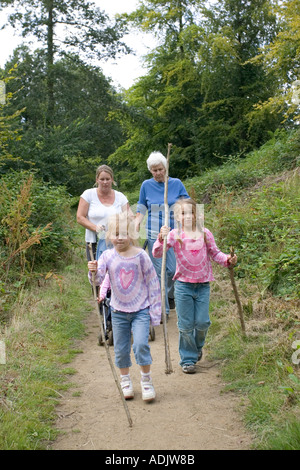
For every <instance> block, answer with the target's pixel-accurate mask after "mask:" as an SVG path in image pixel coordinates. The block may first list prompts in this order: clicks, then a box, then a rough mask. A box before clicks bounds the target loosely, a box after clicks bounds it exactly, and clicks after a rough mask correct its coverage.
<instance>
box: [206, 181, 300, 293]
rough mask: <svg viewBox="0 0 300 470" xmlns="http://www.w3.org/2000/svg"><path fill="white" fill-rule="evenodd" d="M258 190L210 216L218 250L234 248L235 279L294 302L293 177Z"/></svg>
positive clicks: (298, 196)
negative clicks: (259, 285) (237, 258)
mask: <svg viewBox="0 0 300 470" xmlns="http://www.w3.org/2000/svg"><path fill="white" fill-rule="evenodd" d="M282 178H283V181H280V182H278V181H276V182H273V184H270V185H269V186H268V185H267V186H262V187H261V188H260V189H257V191H256V192H254V193H253V194H249V196H248V197H247V198H243V203H241V201H240V200H239V201H237V200H235V203H234V204H232V205H231V206H228V207H226V210H224V205H223V204H218V205H217V207H216V210H215V211H214V217H215V218H216V219H217V222H216V224H217V226H218V228H217V230H218V237H219V238H221V239H222V242H221V246H227V247H228V246H230V245H234V246H235V248H236V251H238V252H239V254H240V259H241V260H242V262H241V264H240V265H239V267H238V269H237V273H238V275H239V276H240V277H245V276H246V277H248V278H250V279H251V278H252V279H254V280H256V281H257V282H259V283H262V286H263V287H264V288H265V289H269V290H270V291H272V293H273V294H275V295H279V296H291V298H296V297H300V291H299V281H300V273H299V260H300V256H299V252H300V246H299V238H300V237H299V222H300V220H299V204H300V191H299V187H300V186H299V173H298V172H292V173H285V174H283V175H282Z"/></svg>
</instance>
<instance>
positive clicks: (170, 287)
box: [136, 152, 189, 315]
mask: <svg viewBox="0 0 300 470" xmlns="http://www.w3.org/2000/svg"><path fill="white" fill-rule="evenodd" d="M147 167H148V170H149V171H150V173H151V174H152V178H151V179H148V180H145V181H144V182H143V183H142V186H141V189H140V196H139V201H138V207H137V216H136V221H137V229H138V230H139V227H140V223H141V221H142V220H143V218H144V216H145V215H146V213H147V211H148V218H147V224H146V231H147V241H148V251H149V256H150V258H151V260H152V263H153V265H154V268H155V271H156V273H157V275H158V278H159V281H160V280H161V264H162V259H161V258H154V257H153V255H152V247H153V245H154V242H155V241H156V239H157V236H158V234H159V232H160V229H161V227H162V225H167V224H168V225H169V227H170V228H171V229H173V228H174V211H173V207H174V204H175V202H176V201H177V200H178V199H180V198H184V197H186V198H189V195H188V193H187V191H186V189H185V187H184V185H183V184H182V182H181V181H180V180H179V179H178V178H171V177H169V178H168V205H169V221H168V222H166V223H165V221H164V212H165V210H164V192H165V179H166V167H167V159H166V157H164V155H163V154H162V153H160V152H152V153H151V154H150V155H149V157H148V159H147ZM175 269H176V259H175V254H174V251H173V249H170V250H168V252H167V259H166V287H167V289H166V314H167V315H168V314H169V312H170V300H171V301H172V303H173V302H174V300H173V299H174V293H173V292H174V283H173V276H174V274H175ZM171 306H172V307H173V305H172V304H171Z"/></svg>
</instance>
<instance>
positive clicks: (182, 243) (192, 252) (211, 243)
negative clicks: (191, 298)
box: [152, 228, 228, 283]
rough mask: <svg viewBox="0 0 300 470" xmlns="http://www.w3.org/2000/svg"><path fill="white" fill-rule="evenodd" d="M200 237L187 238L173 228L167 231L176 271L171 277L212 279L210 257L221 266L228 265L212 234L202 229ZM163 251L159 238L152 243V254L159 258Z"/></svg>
mask: <svg viewBox="0 0 300 470" xmlns="http://www.w3.org/2000/svg"><path fill="white" fill-rule="evenodd" d="M204 231H205V234H206V241H204V236H203V237H202V238H198V239H193V238H188V237H187V236H186V234H185V233H184V232H183V231H182V232H181V233H180V235H179V233H178V230H177V229H174V230H171V232H169V233H168V237H167V249H169V248H171V247H172V248H173V249H174V252H175V256H176V271H175V275H174V277H173V279H178V280H179V281H182V282H192V283H197V282H199V283H200V282H209V281H214V276H213V271H212V265H211V261H210V260H211V259H213V260H214V261H215V262H216V263H218V264H220V265H221V266H224V267H228V262H227V255H226V254H225V253H222V252H221V251H220V250H219V248H218V247H217V245H216V242H215V239H214V236H213V234H212V233H211V232H210V231H209V230H208V229H206V228H205V229H204ZM162 252H163V241H160V240H159V239H157V240H156V242H155V243H154V245H153V250H152V254H153V256H154V258H161V256H162Z"/></svg>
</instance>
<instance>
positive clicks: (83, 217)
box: [77, 197, 96, 232]
mask: <svg viewBox="0 0 300 470" xmlns="http://www.w3.org/2000/svg"><path fill="white" fill-rule="evenodd" d="M89 206H90V205H89V203H88V202H87V201H85V200H84V199H83V198H82V197H81V198H80V200H79V204H78V209H77V222H78V223H79V224H80V225H82V226H83V227H84V228H87V229H89V230H92V231H93V232H96V225H95V224H93V222H90V221H89V220H88V218H87V215H88V211H89Z"/></svg>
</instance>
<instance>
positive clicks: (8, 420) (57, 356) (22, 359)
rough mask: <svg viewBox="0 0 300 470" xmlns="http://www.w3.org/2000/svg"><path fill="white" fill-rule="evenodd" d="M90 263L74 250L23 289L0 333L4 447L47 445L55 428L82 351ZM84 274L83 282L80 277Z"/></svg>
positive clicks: (0, 432) (0, 428) (0, 434)
mask: <svg viewBox="0 0 300 470" xmlns="http://www.w3.org/2000/svg"><path fill="white" fill-rule="evenodd" d="M85 273H86V263H85V262H83V261H82V259H81V257H80V258H79V257H77V256H75V258H74V260H73V262H72V263H71V264H69V265H68V266H66V268H65V270H64V271H62V272H61V273H60V279H59V282H57V279H55V278H53V277H52V278H49V280H47V281H45V285H44V286H43V287H42V288H41V287H40V288H38V287H35V288H31V289H30V290H27V291H24V292H23V294H22V295H21V296H20V297H19V299H18V302H16V303H15V305H14V316H13V319H12V321H11V324H10V326H9V327H7V328H6V330H4V331H3V332H2V334H0V340H1V341H4V342H5V344H6V364H3V365H0V423H1V425H0V448H1V449H2V450H38V449H46V448H47V445H48V443H49V442H50V441H51V440H53V439H54V438H55V436H56V434H57V432H56V430H55V420H56V412H55V410H56V405H57V404H58V400H59V398H60V397H61V396H62V395H63V393H64V390H65V389H66V387H68V386H69V385H66V383H67V380H66V378H67V377H68V376H69V375H70V374H73V373H75V372H76V371H74V370H73V369H72V367H70V363H71V361H72V358H73V357H74V355H75V354H78V353H80V351H79V350H77V349H76V346H74V344H75V343H74V341H76V339H81V338H83V336H84V322H83V320H84V318H85V317H86V315H87V314H88V313H89V306H88V304H87V302H86V300H87V299H89V296H90V289H89V287H90V286H89V284H88V281H87V277H86V276H85ZM81 276H82V277H83V276H84V280H83V282H80V277H81Z"/></svg>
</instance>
